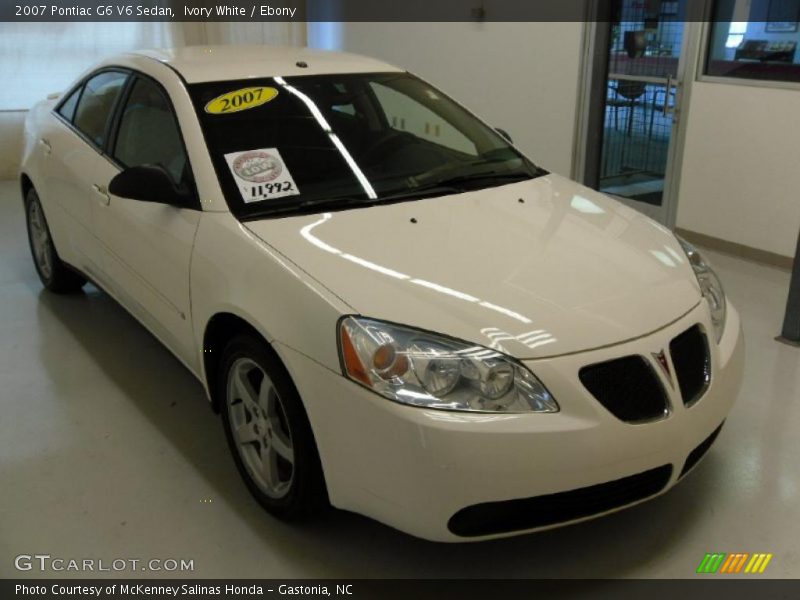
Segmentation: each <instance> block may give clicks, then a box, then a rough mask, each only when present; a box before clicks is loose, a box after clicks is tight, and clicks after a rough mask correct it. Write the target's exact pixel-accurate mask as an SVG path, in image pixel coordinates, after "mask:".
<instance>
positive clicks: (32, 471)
mask: <svg viewBox="0 0 800 600" xmlns="http://www.w3.org/2000/svg"><path fill="white" fill-rule="evenodd" d="M709 255H710V256H711V257H712V258H713V260H714V263H715V264H716V266H717V267H718V269H719V271H720V272H721V275H722V278H723V281H724V282H725V284H726V286H727V289H728V292H729V295H730V297H731V298H732V300H733V302H735V303H736V305H737V306H738V307H739V308H740V310H741V312H742V318H743V321H744V329H745V336H746V339H747V366H746V375H745V383H744V389H743V392H742V394H741V397H740V399H739V402H738V404H737V405H736V407H735V409H734V411H733V413H732V414H731V416H730V418H729V419H728V423H727V426H726V427H725V429H724V430H723V433H722V436H721V437H720V439H719V441H718V443H717V444H716V446H715V447H714V449H713V450H712V451H711V453H710V454H709V455H708V458H707V459H706V460H705V461H704V462H703V463H702V464H701V465H700V466H699V467H698V468H697V469H696V471H695V472H694V473H693V474H692V475H691V476H690V477H688V478H687V480H686V481H685V482H683V483H682V484H681V485H679V486H677V487H676V488H675V489H673V490H672V491H670V492H669V493H668V494H666V495H664V496H662V497H660V498H658V499H656V500H654V501H652V502H648V503H646V504H644V505H641V506H639V507H636V508H633V509H631V510H628V511H624V512H622V513H619V514H616V515H612V516H609V517H606V518H603V519H599V520H595V521H591V522H588V523H584V524H581V525H575V526H571V527H567V528H563V529H560V530H553V531H549V532H545V533H540V534H536V535H527V536H523V537H517V538H512V539H507V540H500V541H495V542H488V543H478V544H459V545H440V544H433V543H428V542H424V541H420V540H417V539H414V538H411V537H408V536H406V535H403V534H401V533H398V532H396V531H394V530H392V529H389V528H388V527H385V526H383V525H380V524H378V523H375V522H373V521H371V520H369V519H366V518H363V517H359V516H357V515H353V514H348V513H344V512H340V511H332V512H331V513H330V514H328V515H327V516H325V517H324V518H322V519H320V520H318V521H317V522H314V523H310V524H307V525H305V526H303V527H291V526H288V525H285V524H282V523H280V522H278V521H275V520H274V519H272V518H271V517H269V516H268V515H267V514H265V513H264V512H263V511H262V510H261V509H260V508H259V507H258V506H257V505H256V503H255V502H254V501H253V500H252V499H251V498H250V496H249V495H248V493H247V491H246V490H245V488H244V486H243V485H242V484H241V483H240V481H239V478H238V475H237V473H236V470H235V468H234V466H233V463H232V462H231V459H230V458H229V456H228V450H227V447H226V445H225V440H224V437H223V432H222V427H221V426H220V424H219V422H218V419H217V417H216V416H214V415H213V414H212V412H211V411H210V410H209V409H208V407H207V406H206V401H205V397H204V394H203V391H202V389H201V387H200V385H199V384H198V383H197V382H196V381H195V380H194V379H193V378H192V376H191V375H190V374H189V373H188V372H187V371H186V370H185V369H184V368H183V367H182V366H181V365H180V364H179V363H178V362H177V360H176V359H174V358H173V357H172V355H171V354H169V352H168V351H167V350H165V349H163V348H162V347H161V346H160V345H159V343H158V342H157V341H156V340H155V339H154V338H152V337H151V336H150V335H149V334H148V333H147V332H146V331H145V330H144V329H143V328H142V327H141V326H139V325H138V324H137V322H136V321H134V320H133V318H131V317H130V316H128V314H127V313H126V312H125V311H123V310H122V309H121V308H120V307H119V306H117V305H116V304H115V303H114V302H113V301H111V300H110V299H109V298H108V297H107V296H105V295H104V294H102V293H99V292H97V291H96V290H95V289H94V288H89V289H88V290H87V293H86V294H84V295H78V296H72V297H58V296H54V295H51V294H49V293H45V292H44V291H43V290H42V287H41V285H40V284H39V281H38V280H37V278H36V275H35V273H34V269H33V265H32V263H31V260H30V257H29V254H28V247H27V242H26V238H25V228H24V222H23V212H22V209H21V203H20V201H19V198H18V192H17V187H16V184H13V183H10V182H4V183H0V342H1V343H0V407H1V408H2V410H3V413H2V419H0V577H11V576H15V575H23V574H22V573H17V572H16V571H15V570H14V567H13V558H14V557H15V556H17V555H18V554H34V553H39V554H50V555H51V556H53V557H62V558H67V559H69V558H76V559H83V558H94V559H103V560H104V561H106V562H107V563H110V561H111V560H113V559H115V558H142V559H145V558H162V559H163V558H176V559H181V558H183V559H193V560H194V567H195V570H194V573H193V574H192V575H193V576H196V577H204V578H210V577H351V578H352V577H476V576H478V577H480V576H486V577H496V578H507V577H688V576H692V575H693V574H694V572H695V569H696V568H697V565H698V564H699V562H700V560H701V559H702V558H703V556H704V554H705V553H706V552H712V551H715V552H771V553H773V554H774V555H775V556H774V558H773V560H772V562H771V564H770V565H769V568H768V569H767V572H766V576H772V577H779V576H783V577H787V576H797V574H798V573H797V567H796V565H797V561H798V560H800V556H798V550H797V547H798V546H797V534H798V525H797V524H798V522H800V443H798V436H797V432H798V431H800V368H799V367H800V348H792V347H789V346H785V345H781V344H779V343H777V342H775V341H773V337H774V336H775V334H776V332H778V330H779V329H780V324H781V318H782V314H783V308H784V304H785V301H786V293H787V289H788V282H789V276H788V273H787V272H784V271H780V270H776V269H771V268H766V267H763V266H759V265H756V264H753V263H749V262H744V261H741V260H737V259H734V258H731V257H728V256H724V255H718V254H715V253H711V252H709ZM30 574H31V575H36V574H34V573H33V572H32V573H30ZM61 575H67V576H69V575H73V576H74V575H81V574H79V573H61ZM126 575H127V576H129V577H130V576H135V575H146V576H156V575H158V573H146V574H140V573H131V572H127V573H126ZM173 575H174V574H173Z"/></svg>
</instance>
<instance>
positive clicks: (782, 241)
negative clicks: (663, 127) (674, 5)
mask: <svg viewBox="0 0 800 600" xmlns="http://www.w3.org/2000/svg"><path fill="white" fill-rule="evenodd" d="M690 102H691V106H690V108H689V121H688V125H687V129H686V146H685V149H684V158H683V171H682V177H681V184H680V192H679V200H678V218H677V226H678V227H680V228H683V229H689V230H691V231H695V232H698V233H703V234H706V235H710V236H714V237H717V238H721V239H724V240H727V241H731V242H736V243H738V244H744V245H746V246H751V247H753V248H758V249H761V250H766V251H769V252H774V253H777V254H781V255H783V256H794V253H795V245H796V243H797V233H798V230H799V229H800V90H788V89H775V88H764V87H752V86H744V85H729V84H721V83H709V82H700V81H698V82H695V83H694V84H693V86H692V93H691V100H690Z"/></svg>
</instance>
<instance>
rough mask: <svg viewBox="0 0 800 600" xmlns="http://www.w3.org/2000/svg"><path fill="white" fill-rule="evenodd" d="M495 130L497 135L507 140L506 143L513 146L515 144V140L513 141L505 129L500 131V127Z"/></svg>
mask: <svg viewBox="0 0 800 600" xmlns="http://www.w3.org/2000/svg"><path fill="white" fill-rule="evenodd" d="M494 130H495V131H496V132H497V133H499V134H500V135H502V136H503V137H504V138H506V141H507V142H508V143H509V144H513V143H514V140H512V139H511V135H509V133H508V132H507V131H506V130H505V129H500V128H499V127H495V128H494Z"/></svg>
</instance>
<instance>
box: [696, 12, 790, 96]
mask: <svg viewBox="0 0 800 600" xmlns="http://www.w3.org/2000/svg"><path fill="white" fill-rule="evenodd" d="M798 22H800V0H751V1H749V2H746V3H743V2H736V1H735V0H717V1H716V2H715V3H714V20H713V24H712V29H711V35H710V36H709V38H708V54H707V60H706V68H705V73H706V74H707V75H715V76H718V77H737V78H743V79H766V80H773V81H800V52H798V48H797V46H798V45H799V44H800V27H798Z"/></svg>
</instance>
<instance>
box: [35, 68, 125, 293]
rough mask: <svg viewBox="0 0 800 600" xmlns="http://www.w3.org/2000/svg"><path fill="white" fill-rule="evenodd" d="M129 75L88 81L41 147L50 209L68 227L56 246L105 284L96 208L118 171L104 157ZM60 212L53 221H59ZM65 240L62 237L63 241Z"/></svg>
mask: <svg viewBox="0 0 800 600" xmlns="http://www.w3.org/2000/svg"><path fill="white" fill-rule="evenodd" d="M129 75H130V73H129V72H128V71H124V70H116V69H111V70H104V71H102V72H99V73H95V74H93V75H91V76H90V77H89V78H87V79H86V81H85V83H84V84H83V85H81V86H78V87H77V88H76V89H75V90H74V91H72V92H71V93H70V94H69V95H68V96H67V97H66V98H65V99H64V101H63V102H62V103H61V104H60V105H59V106H58V108H57V109H56V111H54V113H53V117H52V121H51V123H52V125H51V126H49V127H48V128H47V129H46V131H43V132H42V137H41V139H40V140H39V145H40V147H41V148H42V151H43V152H44V154H45V158H44V160H45V161H46V167H45V168H43V169H42V173H43V174H44V186H43V187H44V189H45V190H46V192H45V195H46V197H47V204H46V206H45V211H51V209H52V211H56V210H57V211H59V216H63V218H62V219H61V221H62V222H63V223H64V227H62V228H60V229H61V231H59V232H58V237H57V238H56V241H57V243H58V244H59V245H60V246H61V247H62V248H63V247H64V243H66V244H67V245H68V248H66V249H65V252H64V253H65V254H66V255H67V256H66V258H68V260H69V261H70V262H71V264H73V265H74V266H76V267H78V268H79V269H81V270H82V271H84V272H85V273H87V274H88V275H89V276H90V277H91V278H92V279H94V280H95V281H97V282H98V283H100V284H101V285H103V284H105V283H106V282H107V276H106V274H105V272H104V270H103V268H102V253H101V251H100V247H99V243H98V240H97V234H96V230H95V222H94V208H95V206H96V205H97V204H98V203H103V202H105V201H106V200H107V198H108V196H107V195H106V193H105V185H107V182H108V181H109V180H110V179H111V177H113V176H114V175H115V174H116V173H117V167H116V166H115V165H114V164H113V163H112V162H111V161H110V160H109V158H108V157H107V156H106V155H105V154H104V147H105V144H106V140H107V137H108V132H109V127H110V123H111V116H112V114H113V112H114V108H115V106H116V103H117V101H118V99H119V97H120V95H121V93H122V90H123V89H124V87H125V83H126V82H127V79H128V77H129ZM55 216H56V215H55V214H54V215H53V218H50V220H51V221H52V222H53V223H54V225H55V223H56V219H55ZM59 238H61V239H59Z"/></svg>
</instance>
